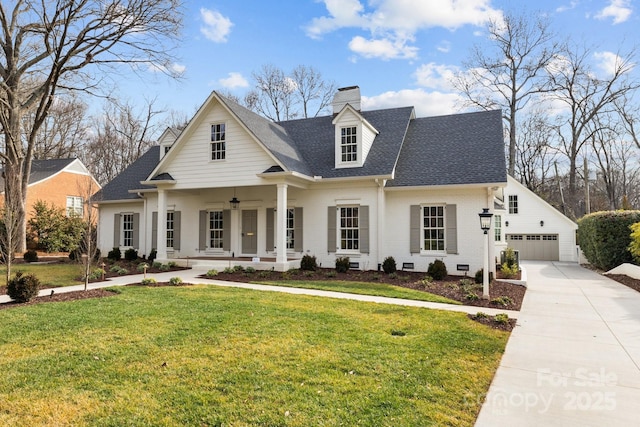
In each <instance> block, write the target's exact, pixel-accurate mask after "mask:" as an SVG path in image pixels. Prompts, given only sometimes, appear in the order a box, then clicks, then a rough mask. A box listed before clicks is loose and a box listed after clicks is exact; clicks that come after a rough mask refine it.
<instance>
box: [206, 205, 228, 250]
mask: <svg viewBox="0 0 640 427" xmlns="http://www.w3.org/2000/svg"><path fill="white" fill-rule="evenodd" d="M223 225H224V223H223V221H222V211H211V212H209V248H212V249H222V248H223V233H224V230H223Z"/></svg>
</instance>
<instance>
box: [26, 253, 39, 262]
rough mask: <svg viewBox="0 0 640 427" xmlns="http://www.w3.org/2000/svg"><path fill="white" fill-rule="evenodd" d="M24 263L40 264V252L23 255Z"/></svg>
mask: <svg viewBox="0 0 640 427" xmlns="http://www.w3.org/2000/svg"><path fill="white" fill-rule="evenodd" d="M22 258H23V259H24V262H38V252H36V251H32V250H29V251H27V252H25V253H24V255H22Z"/></svg>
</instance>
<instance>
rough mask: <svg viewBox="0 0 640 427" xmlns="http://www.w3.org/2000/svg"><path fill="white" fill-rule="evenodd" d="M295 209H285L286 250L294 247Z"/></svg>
mask: <svg viewBox="0 0 640 427" xmlns="http://www.w3.org/2000/svg"><path fill="white" fill-rule="evenodd" d="M295 224H296V223H295V209H287V249H293V248H294V247H295V245H294V243H295V240H294V239H295Z"/></svg>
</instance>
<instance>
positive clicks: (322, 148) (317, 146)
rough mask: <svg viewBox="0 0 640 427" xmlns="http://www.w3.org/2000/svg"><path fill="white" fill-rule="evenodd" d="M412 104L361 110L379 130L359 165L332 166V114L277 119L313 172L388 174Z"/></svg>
mask: <svg viewBox="0 0 640 427" xmlns="http://www.w3.org/2000/svg"><path fill="white" fill-rule="evenodd" d="M412 113H413V107H404V108H392V109H388V110H375V111H363V112H362V113H361V114H362V116H363V117H364V118H365V119H366V120H367V121H368V122H369V123H371V125H372V126H373V127H374V128H376V129H377V130H378V132H380V133H379V134H378V135H377V136H376V138H375V141H374V143H373V146H372V147H371V150H370V151H369V155H368V156H367V160H366V161H365V164H364V165H363V166H362V167H361V168H341V169H336V168H335V157H334V153H335V144H334V140H335V132H334V126H333V124H332V123H331V122H332V121H333V117H332V116H325V117H316V118H312V119H301V120H291V121H287V122H280V125H281V126H282V127H283V128H284V129H285V130H286V131H287V133H288V134H289V136H290V137H291V138H292V139H293V140H294V141H296V142H297V143H298V147H299V149H300V151H301V152H302V155H303V157H304V158H306V159H309V166H310V168H311V169H312V171H313V174H312V175H318V176H322V177H323V178H343V177H351V176H379V175H389V174H391V173H392V171H393V167H394V166H395V162H396V159H397V158H398V152H399V151H400V147H401V146H402V142H403V140H404V135H405V133H406V131H407V126H408V125H409V122H410V118H411V114H412Z"/></svg>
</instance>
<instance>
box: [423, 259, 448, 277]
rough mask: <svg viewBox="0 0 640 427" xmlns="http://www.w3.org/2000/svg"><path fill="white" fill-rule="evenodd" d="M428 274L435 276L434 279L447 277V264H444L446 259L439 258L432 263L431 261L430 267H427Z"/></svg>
mask: <svg viewBox="0 0 640 427" xmlns="http://www.w3.org/2000/svg"><path fill="white" fill-rule="evenodd" d="M427 274H428V275H429V276H431V277H433V279H434V280H442V279H444V278H445V277H447V274H448V273H447V266H446V265H445V264H444V261H442V260H441V259H437V260H435V261H433V262H432V263H429V267H427Z"/></svg>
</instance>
